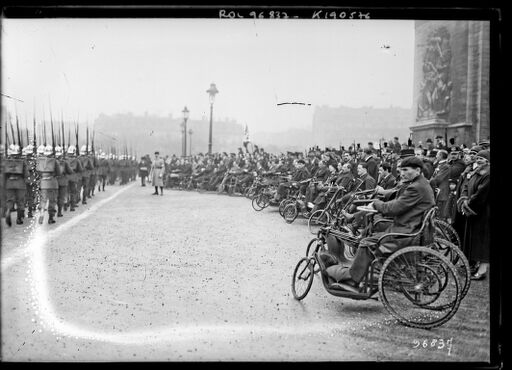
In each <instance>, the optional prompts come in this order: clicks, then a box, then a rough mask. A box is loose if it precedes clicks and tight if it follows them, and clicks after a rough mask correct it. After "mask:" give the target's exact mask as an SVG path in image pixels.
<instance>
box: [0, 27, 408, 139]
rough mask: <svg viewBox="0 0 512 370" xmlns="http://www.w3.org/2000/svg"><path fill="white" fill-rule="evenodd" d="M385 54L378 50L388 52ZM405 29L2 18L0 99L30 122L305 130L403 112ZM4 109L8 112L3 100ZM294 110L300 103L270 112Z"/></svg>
mask: <svg viewBox="0 0 512 370" xmlns="http://www.w3.org/2000/svg"><path fill="white" fill-rule="evenodd" d="M388 47H389V48H388ZM413 62H414V21H391V20H385V21H384V20H362V21H361V20H353V21H352V20H271V19H257V20H249V19H243V20H220V19H34V20H19V19H3V20H2V93H3V94H7V95H10V96H13V97H16V98H18V99H21V100H24V103H20V102H17V103H16V108H17V110H18V112H19V113H20V114H22V115H23V114H25V113H26V114H27V115H28V117H29V120H31V117H32V112H33V105H34V102H35V104H36V117H41V111H42V110H43V109H44V110H45V111H46V113H45V115H46V117H47V118H48V114H49V113H48V106H49V100H50V99H51V102H52V111H53V112H54V113H53V114H54V115H56V113H55V112H58V115H59V116H60V111H61V110H63V112H64V116H65V118H68V117H69V118H73V119H76V116H77V114H80V118H81V119H80V120H81V121H82V118H83V119H85V118H88V121H89V122H92V121H93V120H94V118H95V117H97V115H98V114H100V113H105V114H115V113H126V112H132V113H134V114H144V112H146V111H147V112H148V113H149V114H156V115H159V116H167V115H168V114H169V113H172V114H173V116H174V117H177V116H178V117H181V115H182V113H181V111H182V110H183V107H184V106H185V105H186V106H187V107H188V109H189V110H190V117H191V118H192V119H201V118H202V117H203V116H205V117H209V100H208V94H207V93H206V90H207V89H208V88H209V86H210V83H212V82H214V83H216V85H217V88H218V90H219V94H218V95H217V97H216V100H215V104H214V117H215V119H224V118H226V117H228V118H231V119H235V120H237V121H238V122H239V123H242V124H247V125H248V127H249V130H250V131H253V132H256V131H280V130H284V129H287V128H291V127H297V128H306V127H308V126H310V125H311V122H312V117H313V111H314V107H315V106H318V105H324V104H325V105H328V106H332V107H337V106H340V105H344V106H351V107H361V106H374V107H389V106H390V105H393V106H399V107H404V108H411V106H412V88H413V86H412V84H413V64H414V63H413ZM2 99H3V103H4V104H5V105H6V106H7V108H8V109H9V110H11V111H14V108H15V107H14V101H13V100H10V99H4V97H2ZM283 102H303V103H306V104H311V105H310V106H308V105H304V106H303V105H280V106H278V105H277V104H279V103H283Z"/></svg>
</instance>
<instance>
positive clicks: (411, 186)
mask: <svg viewBox="0 0 512 370" xmlns="http://www.w3.org/2000/svg"><path fill="white" fill-rule="evenodd" d="M422 167H423V163H422V161H421V160H420V159H419V158H416V157H407V158H405V159H404V160H402V162H401V164H400V175H401V177H402V181H403V183H404V186H402V187H401V188H400V189H398V190H397V195H396V197H395V198H394V199H393V200H390V201H386V202H384V201H381V200H375V201H374V202H373V203H371V204H370V207H373V208H374V209H376V210H377V211H379V212H380V213H382V215H383V216H384V217H392V218H393V222H392V223H391V225H389V226H388V228H387V229H386V230H385V231H383V232H380V233H375V234H374V235H372V236H369V237H366V238H364V239H362V240H361V242H360V244H359V248H358V249H357V252H356V256H355V258H354V260H353V262H352V263H351V264H348V265H347V264H344V263H341V262H340V261H339V259H338V256H340V252H341V251H340V250H336V247H337V248H342V244H341V245H340V244H339V243H332V240H328V243H329V252H327V253H325V254H323V255H321V257H320V258H322V261H324V263H326V267H327V268H326V272H327V274H328V275H329V276H330V277H331V278H332V279H334V280H335V281H336V282H340V281H343V282H346V283H348V284H349V285H352V286H355V285H357V284H358V283H359V282H360V281H361V280H362V279H363V278H364V276H365V275H366V273H367V271H368V268H369V266H370V264H371V262H372V260H373V258H374V254H373V253H372V252H371V251H373V252H374V253H375V254H377V255H383V254H389V253H393V252H395V251H396V250H398V249H401V248H403V247H406V246H407V244H408V243H409V242H410V240H404V239H400V240H399V239H393V238H391V237H390V238H388V239H386V241H385V242H383V243H381V245H380V246H379V247H378V248H376V243H377V241H378V239H379V238H380V237H381V236H382V235H384V234H387V233H404V234H411V233H414V232H417V231H418V230H419V229H420V228H421V225H422V222H423V217H424V215H425V213H426V212H427V211H428V210H430V209H431V208H432V207H433V206H434V205H435V201H434V192H433V190H432V187H431V186H430V184H429V182H428V181H427V180H426V179H425V177H423V174H422V173H421V169H422ZM334 241H335V240H334ZM331 246H332V247H331ZM370 249H371V251H370ZM333 255H334V258H333ZM324 256H326V257H324ZM333 260H334V261H336V260H337V263H334V264H332V265H331V266H327V263H332V262H330V261H333Z"/></svg>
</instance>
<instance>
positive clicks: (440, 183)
mask: <svg viewBox="0 0 512 370" xmlns="http://www.w3.org/2000/svg"><path fill="white" fill-rule="evenodd" d="M449 179H450V165H449V164H448V162H444V163H441V164H439V165H438V166H437V168H436V170H435V171H434V174H433V175H432V178H431V179H430V185H432V188H433V189H439V193H438V194H437V198H436V200H437V201H438V202H444V201H446V200H448V197H449V195H450V183H449Z"/></svg>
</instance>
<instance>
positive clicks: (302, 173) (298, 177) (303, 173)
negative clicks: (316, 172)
mask: <svg viewBox="0 0 512 370" xmlns="http://www.w3.org/2000/svg"><path fill="white" fill-rule="evenodd" d="M310 177H311V174H310V173H309V171H308V169H307V168H306V167H302V168H301V169H297V171H295V173H294V174H293V177H292V181H297V182H298V181H302V180H306V179H309V178H310Z"/></svg>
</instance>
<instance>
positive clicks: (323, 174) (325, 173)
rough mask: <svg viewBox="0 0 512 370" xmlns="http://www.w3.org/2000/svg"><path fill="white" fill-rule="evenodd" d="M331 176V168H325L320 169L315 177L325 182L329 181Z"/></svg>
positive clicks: (315, 173)
mask: <svg viewBox="0 0 512 370" xmlns="http://www.w3.org/2000/svg"><path fill="white" fill-rule="evenodd" d="M330 174H331V172H330V171H329V167H327V166H325V167H323V168H320V167H318V169H317V170H316V172H314V175H313V176H314V177H316V179H317V180H318V181H322V182H324V181H325V180H327V178H328V177H329V175H330Z"/></svg>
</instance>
